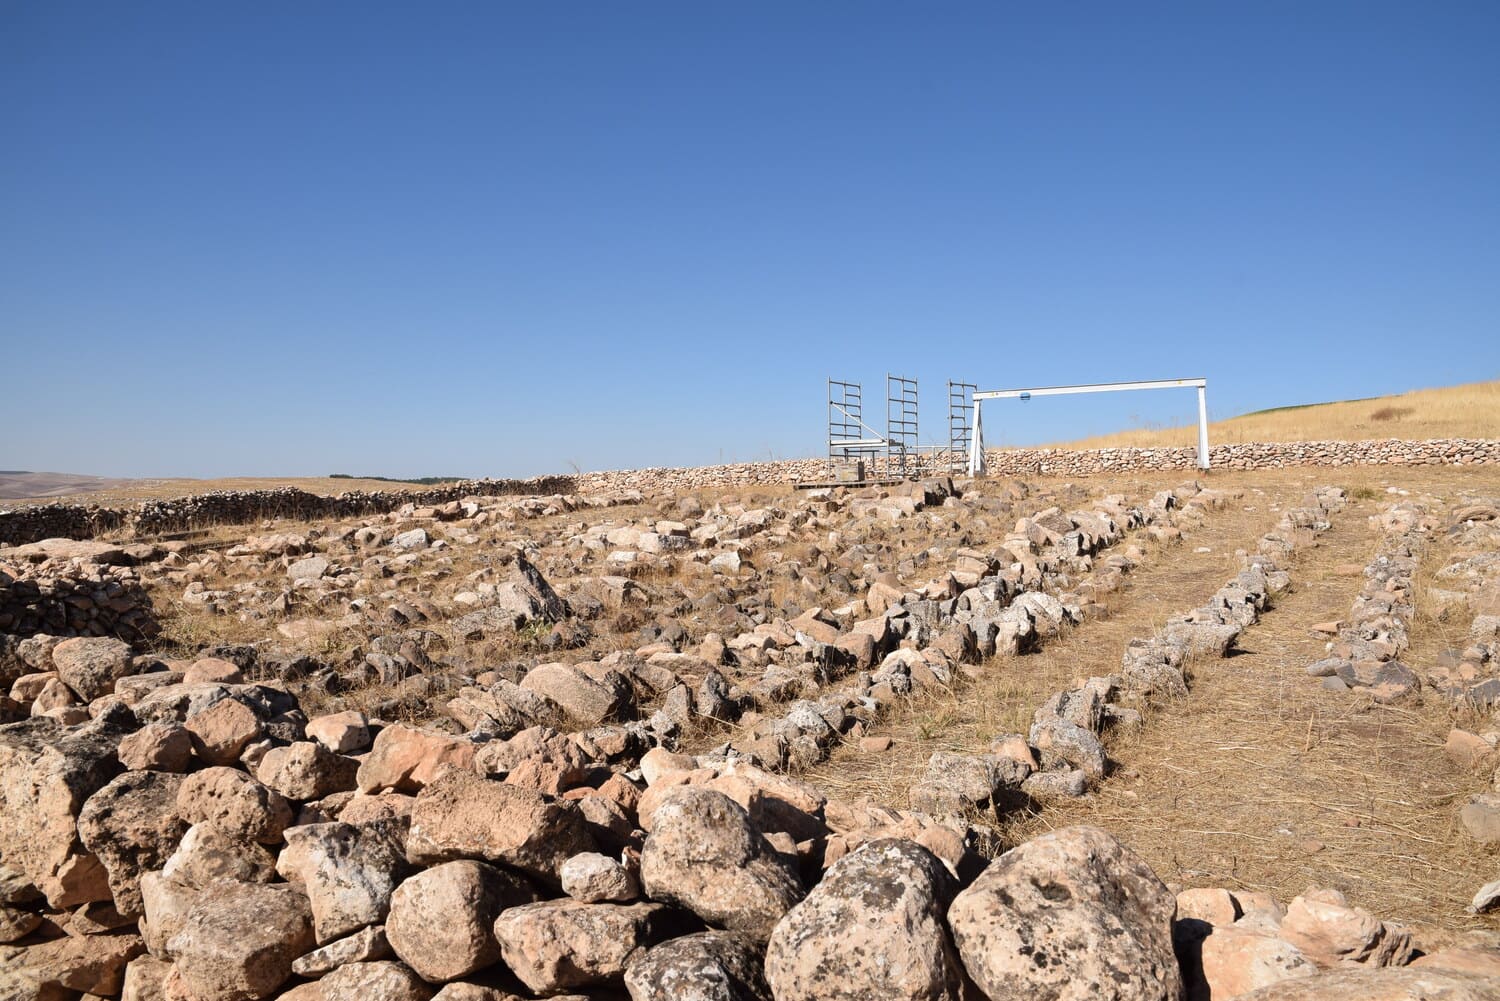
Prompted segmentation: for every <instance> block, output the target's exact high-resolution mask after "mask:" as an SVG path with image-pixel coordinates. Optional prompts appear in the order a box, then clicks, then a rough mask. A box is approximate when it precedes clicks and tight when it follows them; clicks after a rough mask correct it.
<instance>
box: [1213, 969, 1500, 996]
mask: <svg viewBox="0 0 1500 1001" xmlns="http://www.w3.org/2000/svg"><path fill="white" fill-rule="evenodd" d="M1235 1001H1500V985H1496V983H1495V981H1494V980H1493V979H1492V978H1490V977H1482V976H1475V975H1473V974H1469V973H1459V972H1457V971H1453V970H1438V969H1433V968H1431V967H1410V966H1408V967H1405V968H1403V969H1385V970H1376V969H1354V970H1334V971H1329V972H1326V973H1320V974H1318V975H1317V976H1315V977H1301V978H1297V979H1293V980H1283V981H1281V982H1280V983H1275V984H1271V985H1270V986H1267V987H1262V988H1260V989H1259V990H1254V991H1251V992H1250V993H1249V994H1241V995H1240V996H1239V997H1238V998H1235Z"/></svg>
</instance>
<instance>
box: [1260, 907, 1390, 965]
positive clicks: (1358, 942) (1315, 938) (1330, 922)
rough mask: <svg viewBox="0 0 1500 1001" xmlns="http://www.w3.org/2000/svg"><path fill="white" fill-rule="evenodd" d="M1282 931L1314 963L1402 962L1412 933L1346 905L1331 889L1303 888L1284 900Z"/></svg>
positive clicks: (1382, 963) (1283, 936) (1371, 963)
mask: <svg viewBox="0 0 1500 1001" xmlns="http://www.w3.org/2000/svg"><path fill="white" fill-rule="evenodd" d="M1281 937H1282V938H1284V939H1286V940H1287V941H1288V942H1290V943H1291V944H1292V945H1294V946H1296V947H1297V948H1298V949H1300V950H1301V951H1302V952H1303V953H1304V954H1306V956H1307V958H1308V959H1311V960H1312V961H1313V962H1315V963H1317V964H1318V965H1319V966H1340V965H1342V966H1347V965H1351V964H1356V963H1363V964H1367V965H1370V966H1401V965H1403V964H1405V963H1406V962H1408V961H1409V960H1410V958H1411V935H1410V934H1409V933H1408V932H1406V931H1403V930H1402V929H1399V928H1396V927H1393V926H1391V925H1387V924H1384V923H1383V922H1381V921H1379V920H1377V919H1376V918H1375V917H1374V916H1373V915H1371V914H1370V913H1369V912H1368V911H1366V910H1364V909H1363V908H1359V907H1350V906H1349V904H1348V901H1346V900H1345V899H1344V896H1343V894H1341V893H1338V892H1337V891H1334V890H1321V891H1312V892H1308V893H1304V894H1303V895H1302V896H1300V897H1295V898H1293V899H1292V902H1291V903H1290V904H1288V905H1287V908H1286V917H1284V918H1282V919H1281Z"/></svg>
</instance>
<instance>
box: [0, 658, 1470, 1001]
mask: <svg viewBox="0 0 1500 1001" xmlns="http://www.w3.org/2000/svg"><path fill="white" fill-rule="evenodd" d="M75 642H76V641H75ZM60 646H61V645H59V648H60ZM57 649H58V648H54V651H53V654H54V657H56V655H57ZM226 668H227V665H223V664H222V663H215V662H212V661H198V662H195V663H193V664H191V665H188V667H187V670H186V671H185V672H184V673H183V676H182V677H181V678H180V679H175V678H171V677H164V678H161V679H154V678H152V677H151V675H149V674H148V675H141V676H130V675H123V676H121V677H120V678H118V679H116V680H115V681H114V682H113V684H112V685H111V684H107V683H105V682H103V681H102V680H101V681H100V682H99V684H98V685H97V687H95V688H94V689H93V691H94V694H93V696H92V697H91V699H90V701H89V703H88V705H87V709H86V715H87V716H88V717H89V718H88V720H87V721H84V722H80V723H76V724H73V725H69V724H67V723H65V722H63V721H62V720H60V719H59V718H57V717H55V716H54V717H37V718H33V719H30V720H27V721H25V722H22V723H17V724H12V725H9V726H5V727H0V941H3V942H5V943H8V944H4V945H0V996H4V997H15V998H47V999H61V998H78V997H80V996H81V995H88V996H93V997H114V996H119V997H122V998H126V999H132V1001H145V999H151V998H178V999H184V1001H188V999H191V1001H251V999H262V998H273V997H282V998H291V999H297V1001H369V999H370V998H381V999H390V1001H404V999H429V998H433V997H437V998H442V999H447V1001H455V999H469V1001H474V999H480V1001H505V999H510V998H515V997H523V998H524V997H559V996H568V997H572V998H593V999H599V1001H603V999H606V998H619V997H621V996H622V992H624V993H628V995H629V996H630V997H631V998H632V999H634V1001H646V999H651V1001H667V999H674V1001H677V999H683V998H703V999H709V1001H719V999H722V1001H771V999H776V1001H791V999H809V1001H810V999H820V998H840V997H843V998H892V999H903V998H911V999H923V1001H927V999H953V1001H957V999H959V998H965V997H978V996H985V997H989V998H993V999H1001V998H1011V997H1016V996H1029V995H1036V996H1047V997H1057V998H1068V999H1072V998H1077V999H1083V998H1116V999H1122V1001H1135V999H1139V1001H1146V999H1152V1001H1155V999H1163V1001H1165V999H1179V998H1182V997H1183V996H1184V991H1185V989H1186V988H1185V984H1187V983H1192V982H1195V981H1194V978H1200V979H1202V980H1203V981H1205V982H1206V983H1208V984H1210V985H1212V989H1213V990H1214V991H1215V993H1214V994H1213V995H1212V996H1215V997H1218V996H1222V995H1221V993H1220V991H1221V990H1224V991H1227V988H1225V987H1222V986H1221V985H1224V984H1234V985H1235V986H1236V988H1239V987H1243V988H1245V989H1249V988H1251V987H1255V986H1259V985H1261V984H1268V983H1271V982H1272V981H1277V980H1281V979H1283V978H1294V977H1306V978H1307V979H1308V984H1309V987H1311V986H1318V987H1319V988H1320V989H1322V990H1324V993H1322V994H1319V995H1317V996H1320V997H1329V998H1351V999H1352V998H1355V997H1373V996H1377V995H1376V994H1375V993H1374V992H1375V991H1377V990H1380V989H1384V986H1383V985H1396V986H1401V985H1407V984H1409V983H1416V982H1418V979H1420V982H1422V983H1428V984H1432V985H1436V986H1437V987H1441V988H1443V989H1446V990H1449V991H1455V992H1457V991H1469V992H1470V993H1468V994H1463V993H1453V994H1451V995H1449V996H1452V997H1472V998H1485V997H1493V996H1495V993H1494V992H1493V990H1492V989H1491V988H1488V987H1485V986H1484V984H1485V983H1486V981H1484V980H1483V979H1481V978H1479V977H1476V976H1473V975H1471V974H1468V973H1465V972H1462V968H1460V967H1459V966H1456V965H1455V963H1457V962H1458V960H1453V959H1451V958H1450V959H1448V960H1446V961H1444V962H1431V965H1428V966H1426V967H1423V968H1421V969H1420V972H1419V973H1418V972H1411V973H1408V972H1405V971H1401V970H1393V971H1386V970H1385V968H1386V967H1395V966H1399V965H1400V964H1403V963H1405V962H1407V960H1409V959H1410V958H1411V956H1412V955H1413V948H1412V944H1411V942H1410V939H1409V936H1408V935H1407V934H1406V933H1405V932H1403V931H1401V930H1400V929H1397V928H1393V927H1390V926H1388V925H1385V924H1382V923H1380V922H1378V921H1375V920H1374V919H1373V918H1370V917H1369V916H1368V915H1366V914H1364V913H1363V912H1360V911H1358V910H1356V909H1352V908H1349V907H1347V906H1346V905H1345V903H1344V902H1343V901H1341V900H1339V899H1338V898H1337V897H1336V896H1334V895H1330V894H1327V893H1324V894H1311V893H1310V894H1306V895H1304V897H1303V898H1299V900H1298V901H1293V902H1292V905H1291V906H1290V907H1289V908H1287V910H1286V911H1285V913H1284V914H1283V913H1281V912H1280V911H1279V909H1278V908H1277V907H1276V905H1275V902H1274V901H1269V900H1266V899H1264V898H1259V897H1254V896H1248V897H1247V896H1245V895H1241V896H1239V897H1238V898H1236V897H1234V896H1231V895H1229V894H1227V893H1220V894H1218V895H1217V896H1216V897H1212V898H1209V897H1204V894H1203V892H1202V891H1196V892H1197V893H1198V897H1194V898H1192V899H1193V900H1194V901H1195V903H1194V904H1193V906H1192V908H1189V907H1186V906H1183V907H1181V910H1182V911H1183V913H1182V915H1181V916H1179V915H1178V910H1179V900H1178V899H1174V896H1173V894H1172V893H1171V892H1170V891H1169V890H1168V889H1167V888H1166V887H1165V886H1164V885H1163V884H1162V883H1161V882H1160V880H1158V879H1157V877H1156V876H1155V875H1154V874H1153V873H1152V872H1151V870H1150V869H1149V868H1148V867H1147V866H1145V865H1144V864H1143V863H1142V862H1141V861H1140V860H1139V859H1137V858H1135V857H1134V856H1133V855H1132V854H1131V853H1130V852H1129V851H1128V850H1126V849H1125V848H1123V847H1122V846H1121V845H1120V844H1119V843H1118V842H1117V841H1115V840H1114V839H1113V838H1112V837H1110V836H1109V835H1108V834H1106V833H1105V832H1103V831H1100V830H1097V829H1094V828H1068V829H1064V830H1060V831H1057V832H1054V833H1052V834H1049V835H1046V836H1044V837H1041V838H1038V839H1036V840H1034V841H1031V842H1028V843H1026V844H1023V845H1020V846H1018V847H1016V848H1014V849H1012V850H1011V851H1009V852H1007V853H1005V854H1004V855H1001V856H1000V857H999V858H997V859H995V860H994V861H993V862H989V863H986V862H985V861H984V860H983V859H982V858H980V857H978V856H976V855H975V854H974V853H973V851H972V849H971V846H970V843H969V842H968V840H967V838H968V831H967V828H966V827H965V826H964V825H963V824H961V823H959V822H956V821H952V820H950V821H939V820H935V819H933V818H931V817H929V816H926V815H923V814H920V813H908V812H902V811H894V810H887V809H882V808H876V807H871V806H868V805H863V804H851V803H844V802H839V801H836V800H834V799H832V798H829V797H828V796H826V795H825V794H823V793H822V792H820V791H819V790H817V789H816V788H814V787H812V786H809V785H807V784H806V783H803V782H799V781H797V780H794V779H791V778H787V777H785V776H776V775H773V774H770V773H768V772H765V771H762V770H760V769H758V768H755V767H754V766H752V765H750V764H748V763H746V762H744V761H733V760H726V759H723V758H722V757H715V756H705V757H702V758H689V757H685V756H680V755H674V754H671V753H670V752H666V751H663V750H659V749H658V750H653V751H651V752H649V753H648V754H646V755H645V756H644V757H643V758H642V759H641V760H640V762H639V767H638V768H636V767H627V766H626V765H625V764H624V763H622V762H619V761H614V760H612V755H613V754H615V753H617V751H618V747H616V746H613V745H610V744H609V742H608V740H607V735H608V728H596V729H594V730H592V731H588V732H585V733H579V734H573V735H566V736H565V735H561V734H558V733H556V732H553V731H544V730H539V729H537V730H529V731H524V732H522V733H520V734H517V735H516V736H515V737H512V738H511V739H509V740H501V739H489V740H486V739H483V738H482V737H481V736H478V735H470V736H466V737H454V736H451V735H446V734H442V733H438V732H434V731H427V730H418V729H414V728H411V727H406V726H401V725H395V724H382V723H380V722H379V721H375V720H371V719H368V718H365V717H362V716H361V715H359V714H357V713H341V714H338V715H335V716H326V717H319V718H316V719H312V720H307V719H305V717H304V716H303V715H302V713H301V711H300V709H299V707H298V706H297V704H296V701H295V699H293V698H292V697H291V696H290V695H289V694H288V693H286V692H285V691H282V690H280V689H278V688H276V687H273V686H264V685H247V684H243V683H242V682H240V681H239V680H238V679H237V678H236V677H235V676H234V673H233V671H232V670H227V669H226ZM157 673H164V672H157ZM102 677H104V676H102V675H101V678H102ZM158 681H159V682H160V683H157V682H158ZM143 682H148V683H143ZM1080 705H1081V703H1078V704H1075V700H1072V699H1069V700H1066V701H1062V702H1059V704H1058V705H1057V706H1055V707H1053V708H1054V709H1055V710H1056V712H1057V713H1059V714H1060V715H1059V716H1058V718H1062V717H1063V716H1067V717H1070V718H1073V717H1076V716H1077V715H1078V714H1079V713H1080V712H1081V711H1082V709H1081V708H1080ZM1199 898H1202V899H1199ZM1241 912H1244V913H1241ZM1205 923H1206V924H1207V925H1209V926H1210V927H1208V928H1204V927H1201V926H1202V925H1204V924H1205ZM1179 956H1181V957H1182V959H1181V960H1179ZM1459 959H1461V960H1462V961H1463V962H1467V963H1469V967H1468V968H1469V969H1473V968H1475V964H1479V965H1480V966H1484V965H1485V964H1488V966H1487V967H1485V969H1486V970H1487V972H1488V973H1490V974H1491V975H1493V972H1494V966H1495V963H1496V958H1495V957H1494V956H1492V955H1488V954H1480V955H1475V956H1468V957H1459ZM1325 969H1328V970H1335V971H1349V970H1352V971H1353V972H1352V973H1350V972H1336V973H1323V972H1322V971H1323V970H1325ZM1361 991H1363V992H1364V993H1360V992H1361ZM976 992H977V993H976ZM1340 992H1342V993H1340ZM1486 992H1489V993H1486ZM1252 996H1253V995H1252ZM1264 996H1265V997H1271V996H1281V995H1270V994H1267V995H1264ZM1309 996H1311V995H1309ZM1380 996H1386V995H1380ZM1388 996H1391V997H1400V996H1405V995H1400V994H1390V995H1388ZM1411 996H1417V995H1415V994H1413V995H1411Z"/></svg>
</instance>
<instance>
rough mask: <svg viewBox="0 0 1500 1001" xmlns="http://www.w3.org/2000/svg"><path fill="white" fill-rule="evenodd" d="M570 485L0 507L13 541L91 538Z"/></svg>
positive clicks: (3, 534)
mask: <svg viewBox="0 0 1500 1001" xmlns="http://www.w3.org/2000/svg"><path fill="white" fill-rule="evenodd" d="M573 492H574V477H572V476H539V477H535V478H533V479H529V480H462V481H460V482H457V483H451V484H447V485H445V486H441V487H434V488H431V489H425V490H377V491H370V492H366V491H363V490H351V491H348V492H346V493H342V494H338V495H337V496H333V497H329V496H325V495H323V494H314V493H309V492H307V491H306V490H299V489H297V488H295V487H281V488H278V489H275V490H216V491H212V492H210V493H203V494H193V495H191V496H188V497H176V498H172V499H170V500H152V501H144V502H142V503H141V504H140V505H138V506H137V507H135V508H105V507H100V506H98V505H95V504H41V505H37V506H34V507H23V508H18V509H16V510H12V511H0V544H3V545H13V546H15V545H22V544H24V543H27V542H36V541H38V540H39V539H54V538H63V539H91V538H94V537H95V536H98V535H102V534H104V533H106V532H114V531H122V530H123V531H126V532H129V533H131V534H134V535H138V536H158V535H161V534H163V533H167V532H181V531H187V530H189V529H194V528H201V527H204V526H207V525H239V524H248V523H252V522H256V521H263V520H265V519H268V518H297V519H310V518H353V517H359V516H361V515H368V514H383V513H385V512H387V511H394V510H396V509H397V508H399V507H401V506H402V505H405V504H414V505H417V506H427V505H436V504H446V503H448V502H449V501H455V500H459V499H461V498H464V497H474V496H480V497H497V496H520V495H544V496H545V495H548V494H562V493H573Z"/></svg>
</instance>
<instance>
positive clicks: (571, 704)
mask: <svg viewBox="0 0 1500 1001" xmlns="http://www.w3.org/2000/svg"><path fill="white" fill-rule="evenodd" d="M521 687H522V688H523V689H525V690H526V691H529V692H535V693H536V694H538V695H541V696H542V697H544V698H546V699H550V700H551V701H552V702H554V703H556V704H557V705H559V706H561V707H562V709H563V711H564V712H566V713H567V714H568V718H569V720H570V721H572V722H573V723H575V724H577V725H578V726H581V727H590V726H598V725H599V724H600V723H603V722H605V721H606V720H612V719H616V718H618V717H619V716H621V714H622V713H623V712H624V711H625V709H626V707H628V706H629V705H630V704H631V689H630V684H629V683H628V682H627V681H626V680H625V679H624V678H623V677H622V676H621V675H619V674H618V673H616V672H614V671H605V672H602V673H601V674H600V676H599V677H593V676H591V675H589V674H586V673H584V672H583V671H582V670H580V669H579V668H576V667H571V666H569V665H567V664H539V665H537V666H536V667H534V668H532V669H531V670H530V671H528V672H526V677H524V678H522V679H521Z"/></svg>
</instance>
